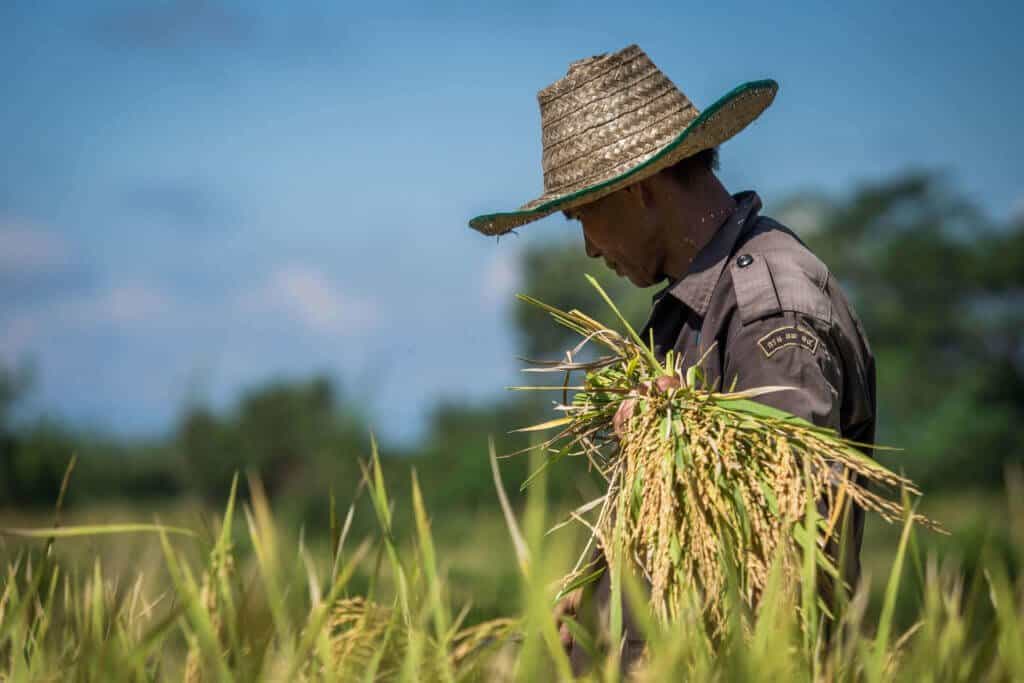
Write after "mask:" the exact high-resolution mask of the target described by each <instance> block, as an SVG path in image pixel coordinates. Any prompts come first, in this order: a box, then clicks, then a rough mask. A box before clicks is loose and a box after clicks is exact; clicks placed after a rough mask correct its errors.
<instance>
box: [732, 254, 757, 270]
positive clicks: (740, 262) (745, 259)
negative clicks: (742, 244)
mask: <svg viewBox="0 0 1024 683" xmlns="http://www.w3.org/2000/svg"><path fill="white" fill-rule="evenodd" d="M753 262H754V257H753V256H751V255H750V254H743V255H742V256H740V257H739V258H738V259H736V265H737V266H739V267H740V268H746V267H747V266H749V265H750V264H751V263H753Z"/></svg>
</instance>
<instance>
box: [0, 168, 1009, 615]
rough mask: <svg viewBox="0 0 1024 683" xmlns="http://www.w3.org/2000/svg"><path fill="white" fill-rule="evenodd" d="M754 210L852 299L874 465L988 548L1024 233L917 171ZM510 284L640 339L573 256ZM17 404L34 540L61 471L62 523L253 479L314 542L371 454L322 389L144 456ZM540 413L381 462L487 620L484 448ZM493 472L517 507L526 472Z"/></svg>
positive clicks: (6, 460)
mask: <svg viewBox="0 0 1024 683" xmlns="http://www.w3.org/2000/svg"><path fill="white" fill-rule="evenodd" d="M765 213H766V214H768V215H772V216H773V217H775V218H777V219H779V220H781V221H782V222H783V223H786V224H788V225H790V227H792V228H793V229H794V230H796V231H797V233H798V234H800V235H801V236H802V238H803V239H805V241H806V242H807V243H808V245H809V246H810V247H811V248H812V249H813V250H814V251H815V252H816V253H817V254H818V255H819V256H821V258H822V259H823V260H824V261H825V262H826V263H827V264H828V265H829V266H830V268H831V269H832V271H833V273H834V274H835V275H836V276H837V277H838V278H839V280H840V281H841V283H842V285H843V287H844V288H845V290H846V292H847V293H848V295H849V296H850V298H851V300H852V301H853V303H854V305H855V307H856V309H857V311H858V312H859V314H860V316H861V318H862V320H863V323H864V325H865V327H866V329H867V332H868V334H869V337H870V342H871V344H872V347H873V350H874V353H875V356H876V359H877V362H878V383H879V411H880V417H879V434H878V439H879V442H880V443H884V444H887V445H893V446H898V447H901V448H903V449H905V450H904V451H903V452H899V453H895V454H890V455H886V456H885V457H886V460H887V462H888V464H890V465H892V466H894V467H896V468H902V469H903V470H905V471H906V472H907V473H908V474H910V475H911V476H912V477H913V478H915V479H917V480H918V481H919V482H920V483H921V484H922V485H923V487H924V489H925V492H926V498H932V499H934V500H935V501H937V502H936V503H935V505H936V506H938V508H939V510H940V511H938V512H935V513H934V514H937V515H938V516H939V517H940V519H942V521H944V522H945V523H947V524H948V525H949V526H951V528H953V529H954V530H957V531H958V535H955V536H954V539H953V540H952V541H948V540H943V541H941V543H943V544H945V547H947V548H952V547H954V546H956V547H955V548H954V550H955V551H956V552H957V553H959V554H960V555H961V556H964V557H968V558H969V557H970V556H971V555H972V553H974V552H976V550H977V548H978V547H979V543H981V540H979V539H983V538H984V539H986V540H991V538H990V537H991V536H992V534H993V533H996V532H993V531H992V530H991V529H989V528H988V527H987V526H985V525H984V524H981V525H980V526H979V524H980V523H978V522H977V521H976V520H977V515H981V516H982V517H984V516H985V515H990V516H996V517H997V516H998V513H997V512H995V511H996V510H998V504H997V503H995V502H993V501H997V500H998V499H999V498H1000V496H1001V495H1002V493H1003V477H1004V473H1005V472H1006V468H1007V466H1008V465H1012V464H1013V463H1018V464H1019V463H1020V462H1021V461H1022V460H1024V439H1022V438H1021V431H1020V425H1021V423H1022V422H1024V218H1022V217H1020V216H1018V217H1016V218H1014V219H1011V220H1010V221H1008V222H1006V223H994V222H993V221H992V220H991V219H990V218H988V217H987V216H986V214H985V212H984V207H983V206H982V203H981V202H980V201H976V200H974V199H972V198H969V197H965V196H963V195H962V194H961V193H960V192H959V191H958V189H957V188H956V187H952V186H950V184H949V183H948V182H947V180H946V179H945V178H944V177H943V176H941V175H938V174H933V173H914V174H907V175H904V176H900V177H895V178H889V179H886V180H884V181H880V182H874V183H871V184H865V185H862V186H860V187H859V188H857V189H856V190H855V191H853V192H851V193H850V194H849V195H847V196H844V197H842V198H835V197H828V196H822V195H815V194H802V195H799V196H794V197H792V198H790V199H788V200H787V201H785V202H783V203H780V204H774V205H770V206H769V208H768V209H766V211H765ZM521 270H522V273H523V280H522V286H521V291H523V292H524V293H528V294H530V295H532V296H535V297H537V298H539V299H541V300H544V301H549V302H551V303H553V304H556V305H558V306H560V307H562V308H570V307H578V308H580V309H582V310H585V311H588V312H594V313H597V314H602V313H603V312H604V310H605V308H604V305H603V304H602V302H600V300H599V299H598V298H597V296H596V295H595V294H594V292H593V291H592V290H591V288H590V287H588V286H587V285H586V282H585V281H584V280H583V278H582V273H584V272H591V273H594V274H596V275H597V276H598V277H599V279H600V280H601V282H602V284H603V285H605V286H606V287H607V289H608V291H609V292H610V294H611V295H612V297H613V298H614V299H615V300H616V301H617V302H619V303H620V304H621V306H622V308H623V310H624V311H625V312H626V313H627V315H628V316H629V317H630V318H631V319H632V320H633V321H635V324H636V325H640V324H642V323H643V322H644V320H645V319H646V315H647V312H648V309H649V306H650V297H651V296H652V294H653V293H654V291H655V289H652V290H638V289H636V288H634V287H632V286H631V285H630V284H629V283H628V282H627V281H625V280H622V279H619V278H616V277H615V276H614V275H613V274H612V273H611V272H610V271H607V270H606V269H605V268H604V266H603V265H601V264H599V263H598V262H596V261H593V260H591V259H588V258H587V257H586V256H585V254H584V251H583V246H582V240H580V239H576V240H568V241H555V242H552V241H550V240H549V241H547V242H544V241H535V242H533V243H531V245H530V246H528V247H526V248H525V249H524V251H523V252H522V262H521ZM508 310H509V314H510V315H511V317H512V319H513V320H514V323H515V329H516V334H517V339H518V347H519V348H520V349H521V354H522V355H523V356H524V357H529V358H550V357H554V356H559V355H561V353H562V352H563V350H564V349H565V348H568V347H569V346H571V345H573V344H575V342H576V340H574V339H572V337H571V335H567V334H565V333H564V332H565V331H564V330H562V329H560V328H559V327H557V326H555V325H554V324H553V323H552V322H551V321H550V320H549V319H547V318H546V317H545V316H544V315H543V314H540V313H539V312H538V311H536V310H533V309H532V308H530V307H528V306H526V305H525V304H518V303H516V302H512V301H510V302H509V309H508ZM528 381H529V380H527V382H528ZM31 391H32V373H31V371H30V370H29V369H27V368H15V367H5V368H2V369H0V522H9V521H10V520H12V519H14V520H18V521H20V522H25V521H26V520H28V521H29V522H34V523H38V524H49V523H50V522H51V521H52V520H51V517H50V516H49V515H50V511H51V510H52V508H53V505H54V502H55V500H56V499H57V495H58V491H59V488H60V484H61V479H62V476H63V474H64V471H65V469H66V467H67V465H68V462H69V459H70V458H71V456H72V455H73V454H76V455H77V456H78V462H77V466H76V468H75V471H74V472H73V475H72V479H71V485H70V489H69V491H68V495H67V498H66V501H65V511H66V512H65V514H66V516H68V518H70V519H74V518H75V517H76V515H78V516H79V517H81V518H90V519H92V518H94V517H95V514H96V513H95V509H97V508H98V507H99V508H102V509H112V510H116V514H117V515H118V516H119V518H120V519H124V518H125V517H131V516H134V517H136V518H138V517H141V518H143V519H145V518H146V517H147V516H148V515H151V513H152V511H154V510H166V509H168V507H169V506H170V507H171V508H174V507H175V506H185V509H187V510H189V511H195V510H199V511H202V510H204V509H207V508H208V506H210V505H213V506H218V507H219V505H220V504H221V503H222V502H223V499H224V498H225V496H226V494H227V490H228V487H229V484H230V480H231V477H232V475H233V473H234V472H236V471H243V472H252V473H255V474H257V475H259V477H260V478H261V479H262V481H263V482H264V484H265V486H266V489H267V491H268V494H269V496H270V498H271V500H272V502H273V503H274V505H275V508H276V509H277V511H278V512H280V513H282V514H285V515H287V517H286V519H289V520H291V525H292V526H293V527H294V528H296V529H299V528H302V529H304V533H306V534H308V535H309V536H310V537H311V538H315V537H317V536H318V535H323V534H324V533H325V531H326V527H327V525H328V520H329V514H328V509H329V506H330V505H331V498H332V495H333V497H334V504H335V505H336V506H338V507H339V509H342V510H343V509H345V508H346V507H347V506H348V504H349V501H350V500H352V498H353V496H354V495H355V493H356V490H357V487H358V482H359V480H360V477H361V474H360V468H359V462H358V461H359V459H360V458H361V457H365V456H366V454H367V453H368V451H369V439H370V434H369V433H368V432H367V430H366V428H365V426H364V425H365V421H364V418H365V416H364V413H363V411H362V409H361V406H360V400H359V398H360V395H359V388H358V387H357V386H345V385H343V384H338V383H335V382H332V381H331V380H329V379H327V378H325V377H309V378H302V379H294V380H288V381H283V380H278V381H274V382H272V383H268V384H264V385H260V386H254V387H252V388H250V389H249V390H248V391H247V392H245V393H244V394H243V395H242V396H240V397H239V399H238V400H237V402H236V403H235V404H234V405H233V407H231V409H230V410H227V411H222V412H218V411H214V410H212V409H211V408H209V407H208V406H206V405H203V404H202V403H196V404H191V405H184V406H182V407H181V412H180V416H179V418H178V420H177V422H176V424H175V426H174V428H173V430H172V431H171V433H170V434H169V435H167V436H166V437H164V438H151V439H148V440H132V439H126V438H118V437H114V436H111V435H109V434H104V433H96V432H89V431H81V430H76V429H73V428H71V427H69V426H68V425H66V424H62V423H61V422H57V421H53V420H52V419H18V418H17V417H16V415H17V414H18V411H17V408H18V406H19V404H20V402H22V401H24V400H25V399H26V397H27V396H29V395H30V393H31ZM548 400H549V397H547V396H546V395H545V396H541V395H539V394H535V393H526V394H517V393H512V392H509V393H508V394H507V395H506V396H504V397H501V398H499V399H497V400H494V401H493V402H488V403H480V402H477V403H471V402H465V403H460V402H445V403H440V404H438V405H437V406H436V407H435V409H434V410H433V413H432V415H431V417H430V422H429V423H430V426H429V428H428V430H427V433H426V436H425V437H424V438H423V439H422V440H420V441H419V442H418V443H416V444H415V445H413V446H411V447H402V448H394V447H392V448H386V449H385V450H384V451H383V457H384V463H385V467H386V468H387V469H388V470H390V474H389V478H390V480H391V482H392V486H393V487H394V488H395V491H394V494H395V495H394V496H393V497H394V499H395V500H396V501H399V504H401V501H406V500H408V496H407V495H405V493H407V492H406V491H403V490H402V485H403V483H404V484H406V485H407V483H408V479H409V478H408V468H409V466H410V465H411V466H414V467H415V468H416V470H417V472H418V476H419V479H420V482H421V485H422V488H423V491H424V493H425V495H426V503H427V506H428V509H429V510H430V511H431V512H432V514H433V516H434V520H435V522H434V523H435V533H436V534H437V536H438V538H439V543H441V544H442V546H446V547H447V548H448V549H449V550H450V554H449V555H448V557H449V559H450V560H451V563H452V564H451V571H452V572H453V573H455V574H457V575H459V576H461V577H462V578H466V579H467V581H469V583H470V584H473V582H475V584H474V585H475V586H477V587H479V586H481V585H485V586H489V587H490V588H491V593H490V594H489V595H488V596H486V597H483V598H482V599H481V598H479V596H478V597H477V599H479V600H481V603H482V605H483V607H482V609H483V611H484V612H497V611H500V609H501V607H502V604H501V600H502V598H501V594H500V593H501V591H500V590H499V588H498V587H499V586H500V585H501V580H500V577H501V576H503V574H502V572H505V573H506V574H508V573H510V572H514V567H513V563H512V562H511V561H505V560H509V559H510V558H511V554H510V550H509V548H508V545H509V544H508V542H507V539H506V538H504V537H503V534H504V532H503V530H502V527H501V523H500V518H499V512H498V507H497V503H496V499H495V495H494V485H493V481H492V477H491V472H490V467H489V464H488V461H487V442H488V436H489V435H494V437H495V438H496V440H497V447H498V451H499V453H507V452H511V451H514V450H518V449H522V448H524V447H526V446H528V445H529V441H528V439H527V438H526V437H525V436H524V435H516V434H509V433H508V432H509V430H511V429H513V428H515V427H519V426H524V425H527V424H531V421H535V420H537V419H538V418H542V417H543V416H545V415H547V414H548V411H549V405H548V403H547V401H548ZM503 463H504V464H503V472H504V477H505V481H506V483H507V485H508V487H509V489H510V492H512V491H515V490H516V489H517V486H516V485H517V484H518V483H519V482H521V481H522V480H523V479H524V478H525V476H526V474H527V471H526V458H525V456H521V457H512V458H510V459H507V460H504V461H503ZM548 486H549V494H550V497H551V499H552V501H553V504H554V505H555V506H560V507H561V508H563V509H564V508H568V507H571V506H575V505H578V504H579V503H580V502H582V501H583V500H584V499H585V498H584V496H586V495H587V494H588V493H589V492H592V491H595V490H596V487H595V484H594V482H593V481H591V480H589V479H588V478H587V476H586V473H585V468H584V467H583V466H582V465H580V464H576V463H565V464H563V465H562V466H560V467H557V468H555V471H554V472H553V476H552V478H551V480H550V481H549V484H548ZM104 506H105V507H104ZM111 506H112V507H111ZM90 510H92V511H93V512H90ZM111 514H114V513H111ZM190 514H191V513H190ZM404 518H405V516H403V515H398V516H397V519H399V520H401V519H404ZM356 524H357V526H358V525H360V524H366V525H372V515H369V514H364V515H357V516H356ZM877 525H878V524H877V523H876V526H877ZM872 533H873V534H875V535H876V536H877V537H878V538H883V539H884V538H889V536H891V534H892V533H893V532H892V530H886V529H881V530H875V531H872V530H871V527H870V526H869V534H872ZM936 542H937V543H939V542H940V541H938V540H937V541H936ZM880 543H881V545H880V546H879V547H884V543H882V542H880ZM958 544H959V545H958ZM972 548H973V550H972ZM866 552H869V553H870V552H871V551H870V548H869V550H867V551H866ZM500 558H505V559H504V560H501V559H500ZM871 563H872V560H871V559H868V560H866V562H865V564H866V566H868V567H870V566H871ZM474 577H475V578H474ZM488 600H490V601H491V602H490V603H488Z"/></svg>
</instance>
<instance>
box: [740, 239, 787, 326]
mask: <svg viewBox="0 0 1024 683" xmlns="http://www.w3.org/2000/svg"><path fill="white" fill-rule="evenodd" d="M744 256H746V255H744ZM747 258H751V259H752V260H751V261H749V263H747V264H746V265H745V266H740V265H738V263H737V260H736V259H733V262H732V265H731V266H730V268H729V272H730V274H731V275H732V285H733V289H734V290H735V292H736V305H737V307H738V309H739V314H740V320H742V321H743V324H744V325H745V324H747V323H749V322H752V321H754V320H758V319H760V318H764V317H766V316H769V315H775V314H776V313H779V312H781V311H782V304H781V302H780V301H779V296H778V294H776V292H775V284H774V282H772V273H771V271H770V270H769V269H768V263H767V261H765V258H764V256H762V255H761V254H751V255H750V256H748V257H747Z"/></svg>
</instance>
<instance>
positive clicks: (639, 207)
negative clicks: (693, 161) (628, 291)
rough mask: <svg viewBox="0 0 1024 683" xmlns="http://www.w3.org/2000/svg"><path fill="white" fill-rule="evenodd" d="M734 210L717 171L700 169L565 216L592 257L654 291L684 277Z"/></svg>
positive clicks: (659, 178)
mask: <svg viewBox="0 0 1024 683" xmlns="http://www.w3.org/2000/svg"><path fill="white" fill-rule="evenodd" d="M735 208H736V201H735V200H734V199H733V198H732V195H730V194H729V192H728V190H726V189H725V187H724V186H723V185H722V183H721V181H719V180H718V177H717V176H716V175H715V174H714V172H713V171H712V170H710V169H706V168H699V167H698V168H693V169H691V170H690V171H689V173H688V174H687V175H686V176H685V177H684V178H683V179H680V178H678V177H676V176H675V175H673V174H670V173H668V172H665V171H662V172H661V173H657V174H655V175H653V176H651V177H650V178H646V179H644V180H641V181H639V182H637V183H634V184H632V185H627V186H626V187H624V188H622V189H621V190H618V191H617V192H613V193H612V194H610V195H607V196H605V197H602V198H601V199H598V200H596V201H593V202H591V203H589V204H584V205H583V206H580V207H576V208H574V209H569V210H568V211H566V212H565V213H566V215H567V216H568V217H569V218H573V219H577V220H579V221H580V223H582V225H583V241H584V245H585V248H586V251H587V255H588V256H590V257H592V258H604V260H605V263H607V264H608V267H609V268H611V269H612V270H614V271H615V272H616V273H618V274H619V275H621V276H622V277H626V278H628V279H629V280H630V282H632V283H633V284H634V285H636V286H637V287H650V286H651V285H654V284H657V283H658V282H661V281H662V280H664V279H665V278H667V277H672V278H681V277H683V275H685V274H686V271H687V269H688V268H689V267H690V263H691V261H693V258H694V256H696V255H697V252H699V251H700V249H701V248H702V247H703V246H704V245H706V244H707V243H708V242H709V241H710V240H711V237H712V235H714V234H715V231H716V230H718V227H719V226H720V225H721V224H722V223H723V222H724V221H725V219H726V218H727V217H728V216H729V214H731V213H732V211H733V210H734V209H735Z"/></svg>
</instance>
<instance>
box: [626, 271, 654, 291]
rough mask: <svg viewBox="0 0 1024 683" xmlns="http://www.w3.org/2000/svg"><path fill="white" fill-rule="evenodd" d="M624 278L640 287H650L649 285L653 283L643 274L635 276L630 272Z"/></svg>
mask: <svg viewBox="0 0 1024 683" xmlns="http://www.w3.org/2000/svg"><path fill="white" fill-rule="evenodd" d="M626 279H627V280H629V281H630V282H632V283H633V284H634V285H636V286H637V287H639V288H641V289H644V288H646V287H650V286H651V285H653V284H654V282H651V281H650V279H649V278H646V277H644V276H640V277H636V276H634V275H633V274H632V273H630V274H629V275H627V276H626Z"/></svg>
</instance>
